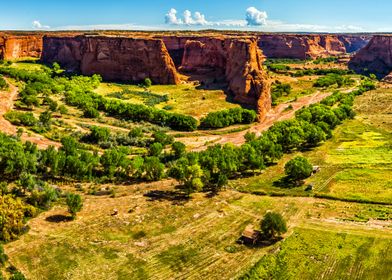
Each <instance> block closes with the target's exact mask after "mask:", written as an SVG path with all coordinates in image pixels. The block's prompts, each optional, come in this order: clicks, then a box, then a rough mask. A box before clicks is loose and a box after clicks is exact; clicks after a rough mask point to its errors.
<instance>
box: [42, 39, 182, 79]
mask: <svg viewBox="0 0 392 280" xmlns="http://www.w3.org/2000/svg"><path fill="white" fill-rule="evenodd" d="M42 60H43V61H44V62H45V63H53V62H58V63H59V64H60V65H61V66H62V67H64V68H65V69H67V70H72V71H77V72H80V73H82V74H83V75H92V74H100V75H101V76H102V77H103V78H104V79H105V80H110V81H133V82H140V81H141V80H143V79H145V78H150V79H151V80H152V81H153V82H154V83H157V84H178V83H180V79H179V77H178V73H177V70H176V68H175V65H174V63H173V61H172V59H171V57H170V55H169V53H168V51H167V49H166V47H165V45H164V43H163V42H162V41H161V40H156V39H150V38H144V39H142V38H126V37H109V36H76V37H51V36H45V37H44V44H43V53H42Z"/></svg>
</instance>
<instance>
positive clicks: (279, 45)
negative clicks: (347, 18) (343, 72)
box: [259, 34, 346, 59]
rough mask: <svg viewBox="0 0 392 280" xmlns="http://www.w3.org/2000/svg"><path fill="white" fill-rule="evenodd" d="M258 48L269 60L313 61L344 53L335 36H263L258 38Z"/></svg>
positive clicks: (342, 45)
mask: <svg viewBox="0 0 392 280" xmlns="http://www.w3.org/2000/svg"><path fill="white" fill-rule="evenodd" d="M259 47H260V48H261V49H262V50H263V53H264V55H266V56H267V57H271V58H293V59H308V58H312V59H314V58H318V57H327V56H332V55H339V54H344V53H346V48H345V46H344V44H343V42H341V41H340V40H339V38H338V37H337V36H335V35H294V34H265V35H260V36H259Z"/></svg>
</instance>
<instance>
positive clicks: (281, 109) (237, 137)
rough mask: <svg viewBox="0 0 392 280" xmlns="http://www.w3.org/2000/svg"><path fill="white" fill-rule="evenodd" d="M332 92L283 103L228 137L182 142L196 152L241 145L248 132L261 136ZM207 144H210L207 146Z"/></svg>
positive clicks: (205, 137) (197, 138) (319, 93)
mask: <svg viewBox="0 0 392 280" xmlns="http://www.w3.org/2000/svg"><path fill="white" fill-rule="evenodd" d="M331 94H332V92H317V93H315V94H313V95H309V96H304V97H301V98H298V100H297V101H294V102H291V103H282V104H279V105H278V106H276V107H274V108H273V109H271V110H270V111H269V113H268V114H267V116H266V119H265V120H264V121H263V122H261V123H257V124H255V125H253V126H252V127H251V128H249V129H247V130H244V131H241V132H235V133H230V134H226V135H207V136H200V137H184V138H181V139H180V141H181V142H184V143H185V144H186V145H190V146H191V147H193V150H194V151H201V150H204V149H206V148H207V147H208V145H209V144H226V143H233V144H235V145H241V144H243V143H244V142H245V138H244V136H245V134H246V133H247V132H254V133H256V135H258V136H259V135H260V134H261V133H262V132H263V131H265V130H267V129H268V128H270V127H271V126H272V125H273V124H274V123H275V122H278V121H284V120H288V119H291V118H293V117H294V115H295V112H296V111H298V110H299V109H301V108H302V107H304V106H309V105H311V104H314V103H318V102H320V101H321V100H323V99H324V98H326V97H328V96H330V95H331ZM290 105H291V106H292V108H293V109H291V110H287V111H286V109H287V107H288V106H290ZM206 143H208V144H207V145H206Z"/></svg>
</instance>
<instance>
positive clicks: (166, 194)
mask: <svg viewBox="0 0 392 280" xmlns="http://www.w3.org/2000/svg"><path fill="white" fill-rule="evenodd" d="M144 196H145V197H148V200H149V201H171V202H173V204H175V205H184V204H185V203H186V202H188V201H189V200H190V199H191V198H190V196H189V195H187V194H186V193H184V192H182V191H180V190H174V191H161V190H152V191H149V192H147V193H145V194H144Z"/></svg>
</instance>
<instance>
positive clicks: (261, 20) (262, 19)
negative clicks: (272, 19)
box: [246, 7, 268, 26]
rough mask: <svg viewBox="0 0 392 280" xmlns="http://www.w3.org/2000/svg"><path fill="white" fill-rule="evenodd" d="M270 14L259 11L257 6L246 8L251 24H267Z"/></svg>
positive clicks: (247, 20) (248, 21) (247, 17)
mask: <svg viewBox="0 0 392 280" xmlns="http://www.w3.org/2000/svg"><path fill="white" fill-rule="evenodd" d="M267 18H268V15H267V13H266V12H264V11H259V10H258V9H256V8H255V7H249V8H248V9H246V22H247V23H248V25H249V26H260V25H266V24H267Z"/></svg>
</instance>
